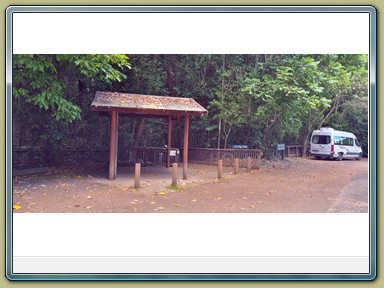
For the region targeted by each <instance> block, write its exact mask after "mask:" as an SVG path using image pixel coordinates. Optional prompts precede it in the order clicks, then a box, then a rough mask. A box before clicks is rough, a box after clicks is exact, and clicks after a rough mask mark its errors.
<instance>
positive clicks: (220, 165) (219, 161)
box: [217, 160, 223, 179]
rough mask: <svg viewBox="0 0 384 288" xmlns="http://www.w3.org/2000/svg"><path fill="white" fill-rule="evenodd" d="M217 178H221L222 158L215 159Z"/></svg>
mask: <svg viewBox="0 0 384 288" xmlns="http://www.w3.org/2000/svg"><path fill="white" fill-rule="evenodd" d="M217 178H219V179H221V178H223V160H218V161H217Z"/></svg>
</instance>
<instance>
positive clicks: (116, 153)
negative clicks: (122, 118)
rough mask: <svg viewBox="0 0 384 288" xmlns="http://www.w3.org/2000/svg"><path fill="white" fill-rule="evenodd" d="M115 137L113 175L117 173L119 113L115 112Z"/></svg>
mask: <svg viewBox="0 0 384 288" xmlns="http://www.w3.org/2000/svg"><path fill="white" fill-rule="evenodd" d="M115 133H116V137H115V177H114V178H116V175H117V158H118V157H117V156H118V155H119V144H118V143H119V113H118V112H116V132H115Z"/></svg>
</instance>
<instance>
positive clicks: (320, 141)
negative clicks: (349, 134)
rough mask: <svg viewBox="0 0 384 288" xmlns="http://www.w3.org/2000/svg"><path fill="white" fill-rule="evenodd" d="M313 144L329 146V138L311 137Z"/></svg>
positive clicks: (322, 136)
mask: <svg viewBox="0 0 384 288" xmlns="http://www.w3.org/2000/svg"><path fill="white" fill-rule="evenodd" d="M312 143H313V144H329V143H331V136H328V135H313V137H312Z"/></svg>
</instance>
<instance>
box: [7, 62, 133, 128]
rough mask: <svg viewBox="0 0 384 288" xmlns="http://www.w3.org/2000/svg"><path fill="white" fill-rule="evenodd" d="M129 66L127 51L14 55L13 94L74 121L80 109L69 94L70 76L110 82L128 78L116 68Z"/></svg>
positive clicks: (54, 114) (77, 117)
mask: <svg viewBox="0 0 384 288" xmlns="http://www.w3.org/2000/svg"><path fill="white" fill-rule="evenodd" d="M124 67H126V68H130V64H129V63H128V57H127V56H126V55H14V57H13V95H14V97H21V98H23V99H25V101H26V102H27V103H30V104H33V105H36V106H37V107H39V108H40V109H43V110H46V111H47V110H51V112H52V116H53V117H54V118H55V119H56V120H61V119H63V120H65V121H68V122H72V121H74V120H76V119H79V118H80V113H81V109H80V107H79V106H78V105H76V103H73V102H72V101H70V100H68V99H67V98H70V97H66V95H65V94H66V90H67V86H66V84H67V83H66V82H68V78H69V77H68V76H72V77H73V75H74V74H76V73H77V74H78V77H79V76H80V75H84V76H85V77H86V78H87V79H90V80H92V81H101V82H104V83H107V84H111V83H112V82H113V81H121V80H123V79H125V77H126V76H125V75H124V74H123V73H122V72H120V71H119V70H118V69H117V68H124Z"/></svg>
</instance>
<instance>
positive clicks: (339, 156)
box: [335, 152, 343, 161]
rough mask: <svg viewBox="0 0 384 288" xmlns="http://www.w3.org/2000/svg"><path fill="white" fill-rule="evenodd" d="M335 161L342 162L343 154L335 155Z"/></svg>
mask: <svg viewBox="0 0 384 288" xmlns="http://www.w3.org/2000/svg"><path fill="white" fill-rule="evenodd" d="M335 160H336V161H341V160H343V153H341V152H340V153H339V154H337V157H336V158H335Z"/></svg>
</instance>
